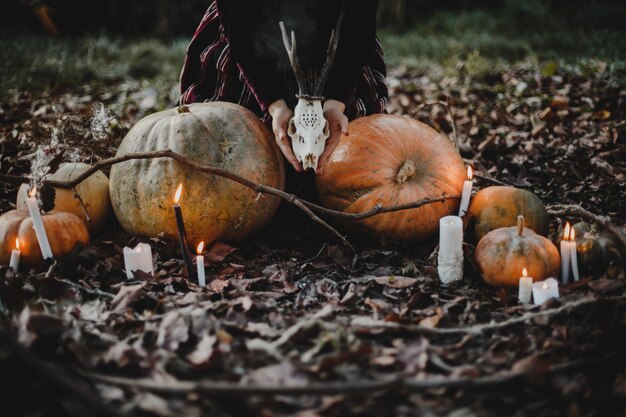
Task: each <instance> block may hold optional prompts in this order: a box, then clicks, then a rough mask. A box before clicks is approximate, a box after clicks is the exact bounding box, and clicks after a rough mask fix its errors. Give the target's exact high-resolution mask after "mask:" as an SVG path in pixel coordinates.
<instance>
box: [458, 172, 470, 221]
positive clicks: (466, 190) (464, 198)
mask: <svg viewBox="0 0 626 417" xmlns="http://www.w3.org/2000/svg"><path fill="white" fill-rule="evenodd" d="M472 178H474V172H473V171H472V167H471V166H469V165H468V166H467V181H465V182H464V183H463V194H461V205H460V206H459V217H463V216H465V213H467V208H468V207H469V203H470V198H471V196H472V187H473V186H474V183H473V182H472Z"/></svg>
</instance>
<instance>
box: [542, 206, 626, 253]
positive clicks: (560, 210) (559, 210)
mask: <svg viewBox="0 0 626 417" xmlns="http://www.w3.org/2000/svg"><path fill="white" fill-rule="evenodd" d="M548 213H549V214H551V215H553V216H572V217H579V218H581V219H583V220H586V221H589V222H593V223H597V224H599V225H600V226H602V227H604V228H605V229H606V230H608V231H609V232H610V233H611V234H612V235H613V236H615V237H616V238H617V239H619V241H620V242H621V243H622V247H624V248H626V231H624V229H623V228H621V227H618V226H616V225H615V224H614V223H613V222H611V219H610V218H608V217H604V216H598V215H597V214H593V213H591V212H589V211H587V210H585V209H584V208H582V207H581V206H578V205H567V204H554V205H551V206H548Z"/></svg>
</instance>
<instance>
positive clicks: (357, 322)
mask: <svg viewBox="0 0 626 417" xmlns="http://www.w3.org/2000/svg"><path fill="white" fill-rule="evenodd" d="M625 299H626V295H622V296H619V297H605V298H597V297H586V298H581V299H579V300H575V301H572V302H569V303H565V304H563V305H562V306H559V307H557V308H553V309H550V310H541V311H536V312H533V311H531V312H528V313H525V314H522V315H521V316H517V317H513V318H510V319H508V320H503V321H500V322H491V323H484V324H476V325H473V326H467V327H447V328H446V327H442V328H438V327H426V326H420V325H411V324H402V323H395V322H387V321H382V320H378V321H373V320H371V319H370V318H369V317H367V318H366V319H367V320H366V319H364V318H359V317H355V318H354V319H352V322H351V323H350V326H351V327H352V328H362V329H371V328H375V329H389V330H395V331H400V332H409V333H422V334H435V335H464V334H468V333H470V334H480V333H483V332H486V331H493V330H500V329H503V328H506V327H511V326H515V325H517V324H522V323H525V322H527V321H529V320H533V319H536V318H540V317H552V316H556V315H558V314H561V313H563V312H569V311H571V310H574V309H577V308H581V307H585V306H587V305H590V304H594V303H596V302H598V301H622V300H625Z"/></svg>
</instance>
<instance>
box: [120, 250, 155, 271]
mask: <svg viewBox="0 0 626 417" xmlns="http://www.w3.org/2000/svg"><path fill="white" fill-rule="evenodd" d="M124 265H125V266H126V277H127V278H133V271H143V272H145V273H147V274H151V275H154V266H153V265H152V248H151V247H150V245H148V244H147V243H139V244H138V245H137V246H135V248H134V249H131V248H129V247H128V246H127V247H125V248H124Z"/></svg>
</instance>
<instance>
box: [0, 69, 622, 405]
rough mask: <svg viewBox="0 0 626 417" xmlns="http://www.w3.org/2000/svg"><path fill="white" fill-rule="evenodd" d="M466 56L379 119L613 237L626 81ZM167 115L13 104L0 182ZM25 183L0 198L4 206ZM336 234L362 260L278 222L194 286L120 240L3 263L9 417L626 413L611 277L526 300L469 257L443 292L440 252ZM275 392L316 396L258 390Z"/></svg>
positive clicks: (618, 274)
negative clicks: (538, 300)
mask: <svg viewBox="0 0 626 417" xmlns="http://www.w3.org/2000/svg"><path fill="white" fill-rule="evenodd" d="M476 62H477V61H476V60H474V61H471V60H468V61H466V62H464V63H462V64H461V65H459V66H458V67H457V68H456V69H455V70H454V71H444V70H441V71H436V70H433V71H429V72H420V71H416V70H411V69H407V68H404V67H402V66H396V67H394V68H392V69H391V71H390V76H389V84H390V87H391V94H392V99H391V103H390V105H389V111H390V112H391V113H397V114H406V115H410V116H413V117H415V118H417V119H419V120H422V121H424V122H426V123H429V124H430V125H432V126H434V127H435V128H437V129H438V130H440V131H442V132H445V133H447V134H448V135H450V136H451V137H454V136H455V135H456V137H457V139H458V142H459V146H460V149H461V152H462V155H463V157H464V158H465V159H466V160H467V161H468V162H470V163H472V164H473V165H474V166H475V167H476V169H477V170H478V172H479V173H480V174H481V175H482V176H483V177H486V178H487V179H486V180H485V179H483V180H479V181H477V183H476V184H477V188H480V187H485V186H488V185H490V184H491V181H490V179H497V180H498V181H501V182H504V183H507V184H513V185H515V186H518V187H523V188H526V189H529V190H531V191H533V192H535V193H536V194H537V195H538V196H539V197H540V198H541V199H542V200H543V201H544V203H546V204H555V203H558V204H570V203H572V204H580V205H582V206H583V207H584V208H586V209H588V210H589V211H591V212H593V213H595V214H598V215H603V216H607V217H609V218H610V219H612V221H613V222H614V224H616V225H618V226H624V220H625V219H626V199H625V198H624V193H625V192H626V179H625V175H626V114H625V113H626V82H625V80H626V73H624V71H620V70H616V69H615V68H614V67H613V66H612V65H611V64H607V63H604V62H601V61H590V62H586V63H581V64H579V65H576V66H572V67H569V68H564V67H553V66H550V65H548V66H541V65H537V64H527V65H515V66H501V67H498V68H482V69H480V70H479V71H477V70H476V69H475V68H472V67H471V66H472V65H476ZM479 63H480V62H479ZM167 101H168V99H167V98H165V99H164V98H163V97H162V96H158V94H157V92H156V91H155V90H154V89H153V88H151V87H150V86H146V85H145V83H140V82H134V81H132V80H130V81H128V80H127V81H124V80H123V79H112V80H110V82H109V85H106V86H104V85H100V84H98V85H94V84H90V83H85V84H84V85H82V86H80V87H72V88H58V89H56V90H52V91H48V92H46V93H41V92H38V91H37V90H34V91H28V90H23V89H22V90H20V91H12V92H11V93H10V94H8V95H7V96H6V98H5V99H4V100H3V101H2V103H0V145H1V147H0V150H1V155H0V173H1V174H4V175H27V174H28V173H30V172H32V170H33V168H34V169H35V171H36V172H37V173H41V172H42V170H45V168H46V165H47V164H49V163H50V162H51V160H53V159H54V157H55V156H56V155H58V153H59V151H60V150H62V149H64V154H63V159H64V160H81V161H85V162H94V161H97V160H100V159H103V158H106V157H110V156H112V155H114V154H115V151H116V149H117V145H118V144H119V142H120V141H121V139H122V138H123V136H124V134H125V133H126V131H127V130H128V129H129V128H130V127H131V126H132V124H133V123H135V122H136V121H137V120H138V119H139V118H140V117H142V116H143V115H145V114H147V113H149V112H152V111H154V110H155V109H156V108H158V107H159V106H162V105H163V102H167ZM440 102H448V103H449V106H450V108H451V110H452V112H453V115H454V123H453V122H452V120H451V119H450V117H449V116H448V113H447V111H446V108H445V106H443V105H442V104H440ZM454 127H455V128H456V129H453V128H454ZM16 189H17V186H16V185H5V186H4V187H3V188H2V189H1V190H0V212H6V211H8V210H10V209H12V208H13V207H14V201H15V195H16ZM561 220H565V219H556V218H555V219H554V221H553V222H552V237H553V238H554V233H555V231H556V229H557V227H558V226H559V222H560V221H561ZM567 220H570V221H576V220H577V219H576V218H569V219H567ZM349 239H350V240H351V242H352V243H353V244H355V246H356V247H357V249H358V251H357V253H356V254H353V253H349V252H346V251H345V250H343V249H342V248H341V247H339V246H338V245H337V243H336V242H335V241H334V240H333V238H332V237H331V236H330V235H328V234H326V233H325V232H324V231H322V230H320V229H319V227H318V226H317V225H316V224H313V223H311V222H310V221H309V220H308V218H307V217H305V216H304V215H303V214H301V213H299V212H297V211H296V210H295V209H293V208H291V207H285V206H283V207H281V209H280V212H279V215H277V216H276V219H275V221H274V222H273V223H272V225H271V226H270V227H268V228H267V229H265V230H264V231H263V232H262V233H261V234H260V235H259V236H257V237H256V238H255V239H253V240H251V241H249V242H245V243H243V244H240V245H239V246H237V247H232V246H229V245H227V244H226V243H220V244H217V245H216V246H214V247H213V248H212V249H211V251H210V254H209V256H208V257H207V258H208V260H209V265H208V266H207V273H208V278H209V284H208V285H207V287H206V288H199V287H198V286H196V285H195V284H194V283H190V282H188V281H187V280H186V279H185V278H184V277H182V276H181V271H182V261H181V260H180V253H179V248H178V246H177V245H176V244H175V243H168V242H164V241H161V240H159V239H151V240H146V239H141V238H137V237H135V236H129V235H127V234H124V233H123V232H122V231H121V230H120V229H119V227H111V229H110V230H108V231H107V232H106V233H104V234H102V235H99V236H94V237H93V239H92V243H91V244H90V245H89V246H87V247H84V248H81V249H79V250H77V251H75V252H74V253H73V254H72V255H71V256H70V257H69V258H68V259H65V260H63V261H61V262H60V263H59V264H58V265H57V266H56V268H54V269H52V270H50V272H48V271H47V269H46V268H45V267H42V268H39V269H34V270H30V271H25V270H22V271H21V273H20V274H19V275H18V276H15V275H14V274H13V273H12V272H10V271H8V269H7V268H6V267H2V268H1V269H0V300H1V302H2V304H1V306H0V308H1V309H2V317H3V320H2V327H3V329H4V330H5V331H4V332H3V333H2V334H3V337H2V341H1V343H2V345H1V347H2V349H1V350H0V352H1V356H0V375H2V377H1V378H0V380H2V386H1V387H0V398H1V399H2V406H1V409H0V415H7V416H9V415H10V416H57V415H59V416H61V415H63V416H65V415H78V416H83V415H84V416H87V415H106V416H112V415H116V414H125V413H127V414H133V415H149V416H152V415H157V416H170V415H171V416H178V415H185V416H199V415H215V416H239V415H263V416H283V415H285V416H286V415H298V416H303V417H304V416H316V415H329V416H335V415H336V416H343V415H347V414H351V415H365V416H380V415H402V416H438V415H454V416H472V415H493V416H500V415H533V416H561V415H568V416H573V417H576V416H596V415H621V413H623V410H624V409H625V408H624V407H625V406H626V366H625V363H626V338H624V331H625V330H626V326H625V324H626V310H625V305H626V288H625V286H624V279H625V278H624V268H623V265H619V264H615V265H613V266H612V267H611V268H610V269H609V271H608V272H607V273H606V274H604V275H603V276H602V277H593V278H592V277H585V278H583V279H582V280H581V281H579V282H577V283H574V284H570V285H568V286H565V287H561V289H560V290H561V298H560V299H559V300H552V301H550V302H548V303H546V304H544V305H543V306H541V307H535V306H521V305H518V303H517V300H516V291H515V290H513V289H511V290H506V289H497V288H491V287H488V286H486V285H485V284H484V283H482V282H481V280H480V279H479V277H478V275H477V273H476V271H475V268H474V266H473V264H472V262H471V254H472V251H473V247H472V246H471V245H466V247H465V251H466V260H467V261H466V264H465V278H464V280H463V282H461V283H459V284H456V285H452V286H449V287H442V286H441V285H440V284H439V282H438V277H437V271H436V264H435V259H436V257H434V256H433V251H434V250H435V247H436V241H432V242H429V243H427V244H424V245H422V246H419V247H416V246H410V245H402V244H398V243H395V242H364V241H360V240H359V239H358V238H356V237H353V236H349ZM138 241H146V242H148V243H149V244H150V245H151V246H152V248H153V251H154V253H155V261H156V271H157V272H156V275H155V277H139V279H132V280H127V279H126V277H125V273H124V271H123V259H122V248H123V247H124V246H127V245H134V244H135V243H136V242H138ZM377 384H378V385H377ZM285 386H286V387H290V389H292V390H300V388H301V387H303V386H306V387H310V388H309V390H310V392H302V390H300V392H294V391H292V392H283V393H281V392H270V393H268V392H263V387H265V389H266V390H267V389H268V387H269V388H272V387H285ZM242 387H243V388H242ZM245 387H252V388H250V389H248V388H245ZM312 391H315V392H312Z"/></svg>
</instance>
